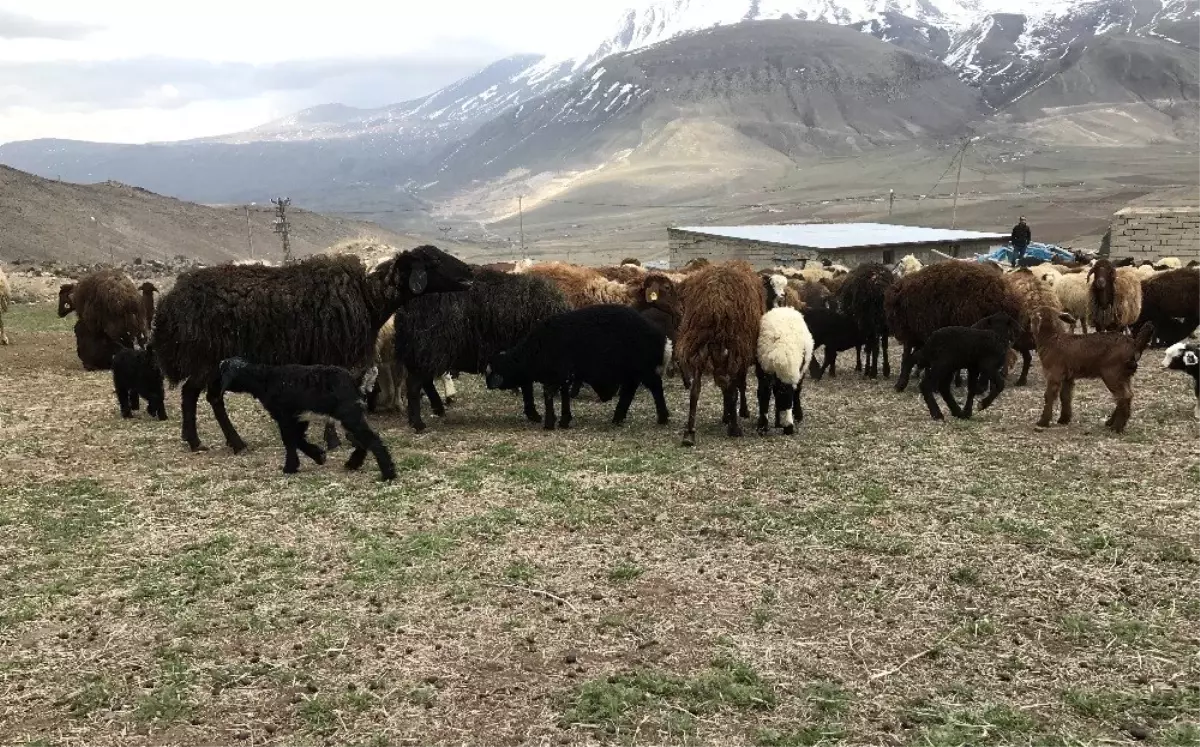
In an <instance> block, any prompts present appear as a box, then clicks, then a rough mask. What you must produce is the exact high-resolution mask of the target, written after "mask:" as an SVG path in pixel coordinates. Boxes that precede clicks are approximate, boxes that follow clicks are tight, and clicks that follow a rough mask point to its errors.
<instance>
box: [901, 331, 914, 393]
mask: <svg viewBox="0 0 1200 747" xmlns="http://www.w3.org/2000/svg"><path fill="white" fill-rule="evenodd" d="M913 352H914V349H913V346H912V345H910V344H909V343H907V342H906V343H904V352H903V353H901V354H900V378H898V379H896V391H897V392H903V391H904V390H905V389H907V388H908V380H909V378H911V377H912V370H913V366H914V365H915V364H916V361H915V360H914V356H913Z"/></svg>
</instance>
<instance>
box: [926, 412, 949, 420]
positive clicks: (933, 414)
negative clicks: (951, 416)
mask: <svg viewBox="0 0 1200 747" xmlns="http://www.w3.org/2000/svg"><path fill="white" fill-rule="evenodd" d="M929 417H931V418H933V419H934V420H945V419H946V416H945V415H943V414H941V413H940V412H931V413H929Z"/></svg>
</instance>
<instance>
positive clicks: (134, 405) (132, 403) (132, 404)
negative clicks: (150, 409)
mask: <svg viewBox="0 0 1200 747" xmlns="http://www.w3.org/2000/svg"><path fill="white" fill-rule="evenodd" d="M147 406H149V403H147ZM129 409H130V410H133V411H134V412H137V411H138V410H141V409H142V400H141V398H140V397H138V393H137V390H136V389H130V390H129Z"/></svg>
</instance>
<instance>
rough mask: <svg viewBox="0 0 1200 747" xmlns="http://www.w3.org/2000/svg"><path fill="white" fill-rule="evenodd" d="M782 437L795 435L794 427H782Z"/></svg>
mask: <svg viewBox="0 0 1200 747" xmlns="http://www.w3.org/2000/svg"><path fill="white" fill-rule="evenodd" d="M783 435H785V436H794V435H796V426H794V425H785V426H783Z"/></svg>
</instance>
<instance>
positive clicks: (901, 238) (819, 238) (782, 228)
mask: <svg viewBox="0 0 1200 747" xmlns="http://www.w3.org/2000/svg"><path fill="white" fill-rule="evenodd" d="M677 230H679V231H690V232H692V233H700V234H706V235H708V236H720V237H722V238H727V239H745V240H747V241H763V242H767V243H771V244H783V245H787V246H798V247H811V248H813V249H850V248H853V247H861V246H895V245H903V244H927V243H931V242H937V241H946V242H949V241H981V240H991V241H1007V240H1008V234H1002V233H981V232H979V231H962V230H958V229H949V228H924V227H922V226H896V225H891V224H888V223H794V224H783V225H773V226H679V227H678V228H677Z"/></svg>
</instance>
